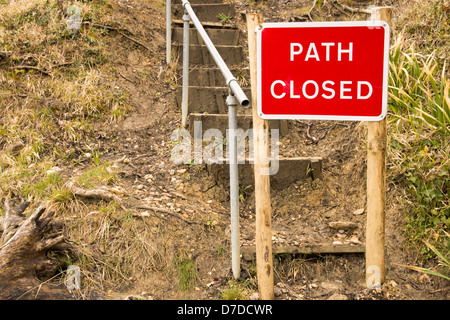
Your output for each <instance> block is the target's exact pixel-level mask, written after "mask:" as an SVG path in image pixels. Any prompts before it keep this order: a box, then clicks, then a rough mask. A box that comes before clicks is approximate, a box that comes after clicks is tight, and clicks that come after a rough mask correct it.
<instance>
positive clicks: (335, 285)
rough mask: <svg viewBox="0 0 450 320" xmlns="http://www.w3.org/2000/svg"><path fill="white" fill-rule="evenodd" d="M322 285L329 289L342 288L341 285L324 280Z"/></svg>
mask: <svg viewBox="0 0 450 320" xmlns="http://www.w3.org/2000/svg"><path fill="white" fill-rule="evenodd" d="M320 286H321V287H322V288H324V289H326V290H329V291H337V290H339V289H340V288H341V286H340V285H339V284H337V283H334V282H322V283H321V284H320Z"/></svg>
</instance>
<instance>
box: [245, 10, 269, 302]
mask: <svg viewBox="0 0 450 320" xmlns="http://www.w3.org/2000/svg"><path fill="white" fill-rule="evenodd" d="M262 22H263V17H262V15H261V14H257V13H248V14H247V30H248V46H249V54H250V79H251V86H252V109H253V143H254V145H253V146H254V153H255V156H254V161H255V163H254V174H255V209H256V274H257V277H258V291H259V299H261V300H270V299H273V298H274V293H273V257H272V221H271V219H272V217H271V216H272V208H271V205H270V179H269V178H270V176H269V144H268V142H269V125H268V121H267V120H263V119H261V118H260V117H259V116H258V114H257V110H256V105H257V58H256V56H257V46H256V34H255V30H256V27H257V26H258V25H260V24H261V23H262Z"/></svg>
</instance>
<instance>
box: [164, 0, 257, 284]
mask: <svg viewBox="0 0 450 320" xmlns="http://www.w3.org/2000/svg"><path fill="white" fill-rule="evenodd" d="M182 4H183V8H184V15H183V84H182V103H181V109H182V110H181V114H182V119H181V124H182V126H183V127H185V126H186V124H187V116H188V100H189V99H188V89H189V20H192V22H193V24H194V26H195V28H196V29H197V32H198V33H199V34H200V36H201V37H202V39H203V42H204V43H205V45H206V47H207V48H208V51H209V52H210V54H211V56H212V57H213V59H214V61H215V63H216V65H217V66H218V67H219V69H220V71H221V73H222V75H223V77H224V78H225V83H226V84H227V86H228V87H229V94H228V97H227V100H226V104H227V106H228V118H229V119H228V120H229V121H228V122H229V130H228V133H229V136H228V138H229V139H230V141H229V143H230V151H229V164H230V213H231V251H232V254H231V256H232V271H233V276H234V278H236V279H237V278H238V277H239V275H240V254H239V175H238V161H237V135H236V130H237V112H236V111H237V110H236V107H237V103H239V104H240V105H241V106H243V107H244V108H248V107H249V106H250V101H249V99H248V98H247V96H246V95H245V93H244V91H243V90H242V88H241V86H240V85H239V83H238V81H237V80H236V78H235V77H234V76H233V75H232V73H231V71H230V69H229V68H228V66H227V65H226V63H225V61H224V60H223V59H222V57H221V56H220V54H219V52H218V51H217V48H216V47H215V46H214V44H213V42H212V41H211V39H210V38H209V36H208V34H207V33H206V31H205V29H204V28H203V26H202V24H201V23H200V20H199V19H198V18H197V15H196V14H195V12H194V10H193V9H192V7H191V4H190V3H189V1H188V0H182ZM170 7H171V1H170V0H167V12H166V13H167V28H168V29H170V26H171V21H172V17H171V9H170ZM169 21H170V22H169ZM166 41H167V43H166V47H167V59H166V62H167V63H170V55H171V52H170V50H171V34H170V32H169V31H167V32H166Z"/></svg>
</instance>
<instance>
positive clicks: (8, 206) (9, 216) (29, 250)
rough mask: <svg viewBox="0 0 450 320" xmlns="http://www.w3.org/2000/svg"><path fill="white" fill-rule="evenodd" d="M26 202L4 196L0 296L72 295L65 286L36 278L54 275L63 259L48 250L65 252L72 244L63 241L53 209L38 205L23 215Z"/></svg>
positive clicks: (26, 205) (45, 296) (1, 229)
mask: <svg viewBox="0 0 450 320" xmlns="http://www.w3.org/2000/svg"><path fill="white" fill-rule="evenodd" d="M29 205H30V203H29V202H20V203H19V204H17V205H16V204H15V201H14V200H11V199H7V200H5V216H4V217H3V219H2V221H1V226H0V231H1V232H2V234H1V238H0V299H18V298H24V299H28V298H35V297H36V294H34V292H35V291H36V289H37V290H39V298H42V299H47V298H50V299H55V298H56V299H58V298H71V297H72V296H71V295H70V293H69V292H68V290H67V288H65V287H64V286H60V287H57V288H50V287H43V286H42V283H41V281H40V280H38V279H37V278H36V276H37V277H38V278H46V279H48V278H51V277H54V276H55V274H56V273H57V271H58V269H59V268H60V267H61V266H62V264H63V263H62V262H61V261H58V260H56V259H53V258H50V257H49V255H48V252H50V251H52V252H60V253H62V252H64V251H65V252H66V254H67V252H68V251H71V250H72V247H71V246H70V245H69V244H67V243H65V242H64V236H63V234H62V224H61V223H60V222H58V221H53V217H54V214H55V212H54V211H52V210H47V208H46V206H45V205H41V206H40V207H38V208H37V209H35V211H34V212H33V213H31V215H30V216H29V217H28V218H26V217H25V215H24V214H23V213H24V211H25V210H26V209H27V208H28V206H29Z"/></svg>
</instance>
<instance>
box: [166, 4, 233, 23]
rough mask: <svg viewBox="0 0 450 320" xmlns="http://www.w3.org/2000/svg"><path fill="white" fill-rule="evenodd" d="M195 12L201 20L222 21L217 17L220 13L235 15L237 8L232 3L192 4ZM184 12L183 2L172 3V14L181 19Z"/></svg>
mask: <svg viewBox="0 0 450 320" xmlns="http://www.w3.org/2000/svg"><path fill="white" fill-rule="evenodd" d="M191 7H192V9H193V10H194V13H195V14H196V16H197V18H198V19H199V20H200V22H220V21H221V20H220V19H219V18H218V17H217V16H218V15H220V14H223V15H226V16H229V17H234V15H235V13H236V12H235V9H234V6H233V5H232V4H230V3H213V4H191ZM183 14H184V8H183V6H182V5H181V4H172V16H173V17H175V18H177V19H181V18H182V17H183Z"/></svg>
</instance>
